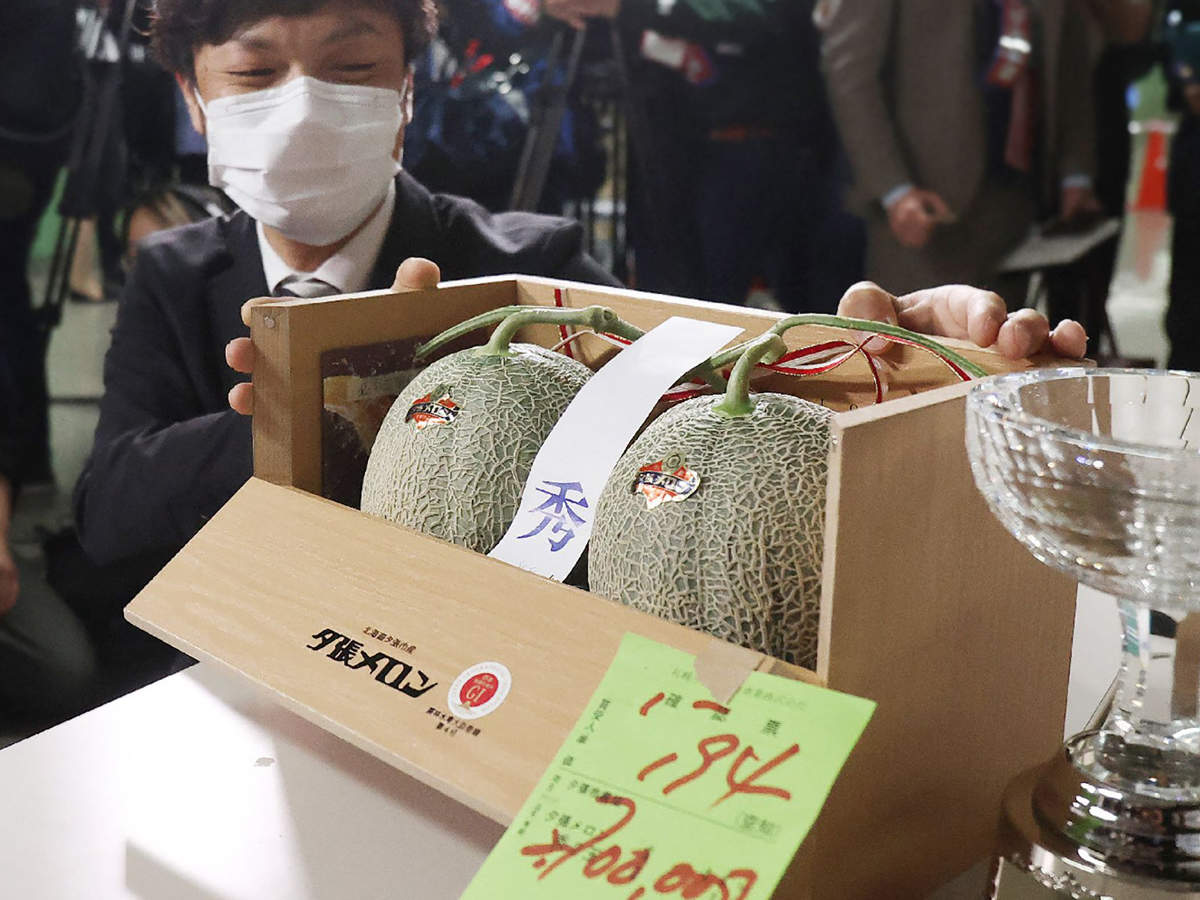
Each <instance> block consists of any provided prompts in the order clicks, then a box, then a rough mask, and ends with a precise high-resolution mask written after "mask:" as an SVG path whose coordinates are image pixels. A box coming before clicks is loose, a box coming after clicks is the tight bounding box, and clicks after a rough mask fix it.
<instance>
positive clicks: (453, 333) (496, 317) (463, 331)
mask: <svg viewBox="0 0 1200 900" xmlns="http://www.w3.org/2000/svg"><path fill="white" fill-rule="evenodd" d="M525 309H529V307H528V306H501V307H499V308H497V309H489V310H488V311H487V312H485V313H480V314H479V315H477V316H472V317H471V318H469V319H467V320H466V321H465V322H459V323H458V324H457V325H454V326H452V327H450V328H447V329H446V330H445V331H443V332H442V333H441V334H439V335H438V336H437V337H434V338H431V339H429V340H428V341H426V342H425V343H424V344H421V345H420V346H419V347H417V349H416V350H414V351H413V358H414V359H416V360H418V361H419V360H421V359H424V358H425V357H426V356H429V354H431V353H434V352H435V351H437V350H440V349H441V348H442V347H444V346H446V345H447V344H449V343H450V342H451V341H456V340H458V339H459V338H460V337H463V336H464V335H468V334H470V333H471V332H472V331H476V330H478V329H480V328H486V327H487V326H489V325H495V324H496V323H497V322H503V321H504V320H505V319H507V318H508V317H509V316H511V315H513V314H514V313H519V312H521V311H522V310H525Z"/></svg>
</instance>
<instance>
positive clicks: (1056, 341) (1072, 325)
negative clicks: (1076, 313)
mask: <svg viewBox="0 0 1200 900" xmlns="http://www.w3.org/2000/svg"><path fill="white" fill-rule="evenodd" d="M1087 344H1088V337H1087V332H1086V331H1085V330H1084V328H1083V326H1082V325H1080V324H1079V323H1078V322H1076V321H1075V320H1074V319H1063V320H1062V321H1061V322H1059V323H1058V325H1056V326H1055V327H1054V330H1053V331H1052V332H1050V349H1051V350H1053V351H1054V352H1055V353H1056V354H1057V355H1059V356H1063V357H1066V358H1067V359H1083V355H1084V354H1085V353H1087Z"/></svg>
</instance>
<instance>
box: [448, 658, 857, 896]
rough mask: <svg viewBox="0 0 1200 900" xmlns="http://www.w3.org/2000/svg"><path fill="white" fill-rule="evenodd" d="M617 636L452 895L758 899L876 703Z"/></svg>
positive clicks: (783, 866) (779, 873) (775, 878)
mask: <svg viewBox="0 0 1200 900" xmlns="http://www.w3.org/2000/svg"><path fill="white" fill-rule="evenodd" d="M694 663H695V657H694V656H692V655H691V654H688V653H684V652H683V651H680V650H676V649H675V648H673V647H668V646H665V645H663V644H659V643H657V642H655V641H652V640H650V639H649V638H645V637H642V636H641V635H636V634H627V635H625V637H624V638H623V640H622V642H621V646H620V649H619V650H618V652H617V656H616V659H615V660H614V661H613V663H612V665H611V666H610V667H609V670H608V672H607V673H606V674H605V676H604V678H603V679H602V680H601V682H600V685H599V687H598V688H597V689H596V692H595V693H594V694H593V695H592V698H591V700H590V701H589V702H588V704H587V705H586V706H585V707H584V709H583V714H582V715H581V716H580V718H579V721H578V722H577V723H576V724H575V727H574V728H573V729H572V730H571V732H570V734H569V735H568V736H567V739H566V742H565V743H564V744H563V745H562V747H561V748H560V749H559V751H558V753H557V754H556V755H555V757H554V759H553V761H552V762H551V764H550V767H549V768H548V769H547V770H546V772H545V773H544V774H543V775H542V777H541V779H540V780H539V782H538V784H537V786H536V787H535V788H534V789H533V792H532V793H531V794H530V795H529V797H528V799H527V800H526V801H525V804H524V806H523V807H522V808H521V811H520V812H519V813H518V814H517V816H516V817H515V818H514V819H513V822H512V825H510V826H509V829H508V830H507V831H506V832H505V833H504V835H503V837H501V839H500V841H499V843H497V844H496V847H495V848H494V849H493V850H492V853H491V854H490V855H489V856H488V858H487V859H486V860H485V861H484V863H483V866H482V868H481V869H480V870H479V872H478V873H477V874H476V876H475V879H474V880H473V881H472V882H471V884H470V886H469V887H468V888H467V890H466V893H464V894H463V898H464V900H561V898H563V897H570V898H572V900H651V898H652V897H660V896H669V897H694V898H702V900H767V898H769V897H770V896H771V895H772V893H773V892H774V890H775V888H776V886H777V885H778V884H779V880H780V879H781V878H782V877H783V874H784V872H785V871H786V870H787V868H788V865H789V864H790V863H791V860H792V857H793V856H794V855H795V853H796V850H797V849H798V848H799V846H800V843H801V841H803V840H804V837H805V835H807V834H808V831H809V829H810V828H811V827H812V825H813V823H814V822H815V821H816V818H817V815H818V814H819V813H820V811H821V807H822V806H823V805H824V803H825V799H826V797H828V795H829V791H830V790H831V789H832V787H833V783H834V781H835V780H836V779H837V776H838V773H839V772H840V771H841V769H842V766H843V764H844V763H845V761H846V759H847V758H848V757H849V755H850V752H851V750H852V749H853V748H854V746H855V744H856V743H857V742H858V740H859V738H860V737H861V735H862V732H863V729H864V728H866V725H867V722H868V721H869V719H870V718H871V715H872V714H873V712H874V710H875V704H874V703H873V702H871V701H869V700H863V699H860V698H858V697H852V696H849V695H848V694H841V693H838V692H836V691H830V690H827V689H825V688H819V687H816V686H814V685H811V684H805V683H804V682H800V681H792V680H790V679H786V678H781V677H778V676H774V675H767V674H764V673H762V672H752V673H751V674H750V675H749V676H748V677H747V678H746V680H745V682H743V684H742V686H741V688H740V689H739V690H738V692H737V693H736V694H734V696H733V698H732V699H731V700H730V701H729V704H728V705H727V706H721V705H720V704H718V703H716V702H715V701H714V700H713V699H712V696H711V695H710V694H709V693H708V691H707V690H706V689H705V688H704V686H703V685H702V684H701V683H700V682H699V681H698V680H697V678H696V676H695V672H694V669H693V665H694Z"/></svg>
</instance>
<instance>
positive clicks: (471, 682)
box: [458, 672, 500, 708]
mask: <svg viewBox="0 0 1200 900" xmlns="http://www.w3.org/2000/svg"><path fill="white" fill-rule="evenodd" d="M499 687H500V679H499V678H497V677H496V676H495V675H493V674H492V673H491V672H480V673H479V674H478V675H473V676H471V677H470V678H469V679H467V683H466V684H464V685H463V686H462V690H460V691H459V692H458V702H459V703H461V704H462V705H463V706H467V707H472V708H473V707H476V706H483V704H485V703H487V702H488V701H489V700H491V699H492V698H493V697H495V696H496V689H497V688H499Z"/></svg>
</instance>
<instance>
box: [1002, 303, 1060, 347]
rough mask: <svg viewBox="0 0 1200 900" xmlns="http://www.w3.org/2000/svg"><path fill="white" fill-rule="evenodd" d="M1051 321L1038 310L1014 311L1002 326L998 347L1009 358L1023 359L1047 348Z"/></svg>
mask: <svg viewBox="0 0 1200 900" xmlns="http://www.w3.org/2000/svg"><path fill="white" fill-rule="evenodd" d="M1049 338H1050V323H1049V322H1047V321H1046V317H1045V316H1043V315H1041V314H1040V313H1038V312H1037V310H1033V309H1029V308H1025V309H1019V310H1017V311H1016V312H1015V313H1012V314H1011V315H1010V316H1009V317H1008V319H1007V320H1006V321H1005V323H1004V325H1003V326H1002V327H1001V328H1000V334H999V335H998V336H997V338H996V349H997V350H999V351H1000V354H1001V355H1002V356H1005V357H1007V358H1008V359H1022V358H1024V357H1026V356H1032V355H1033V354H1035V353H1037V352H1038V351H1040V350H1043V349H1045V347H1046V345H1047V343H1048V341H1049Z"/></svg>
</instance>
